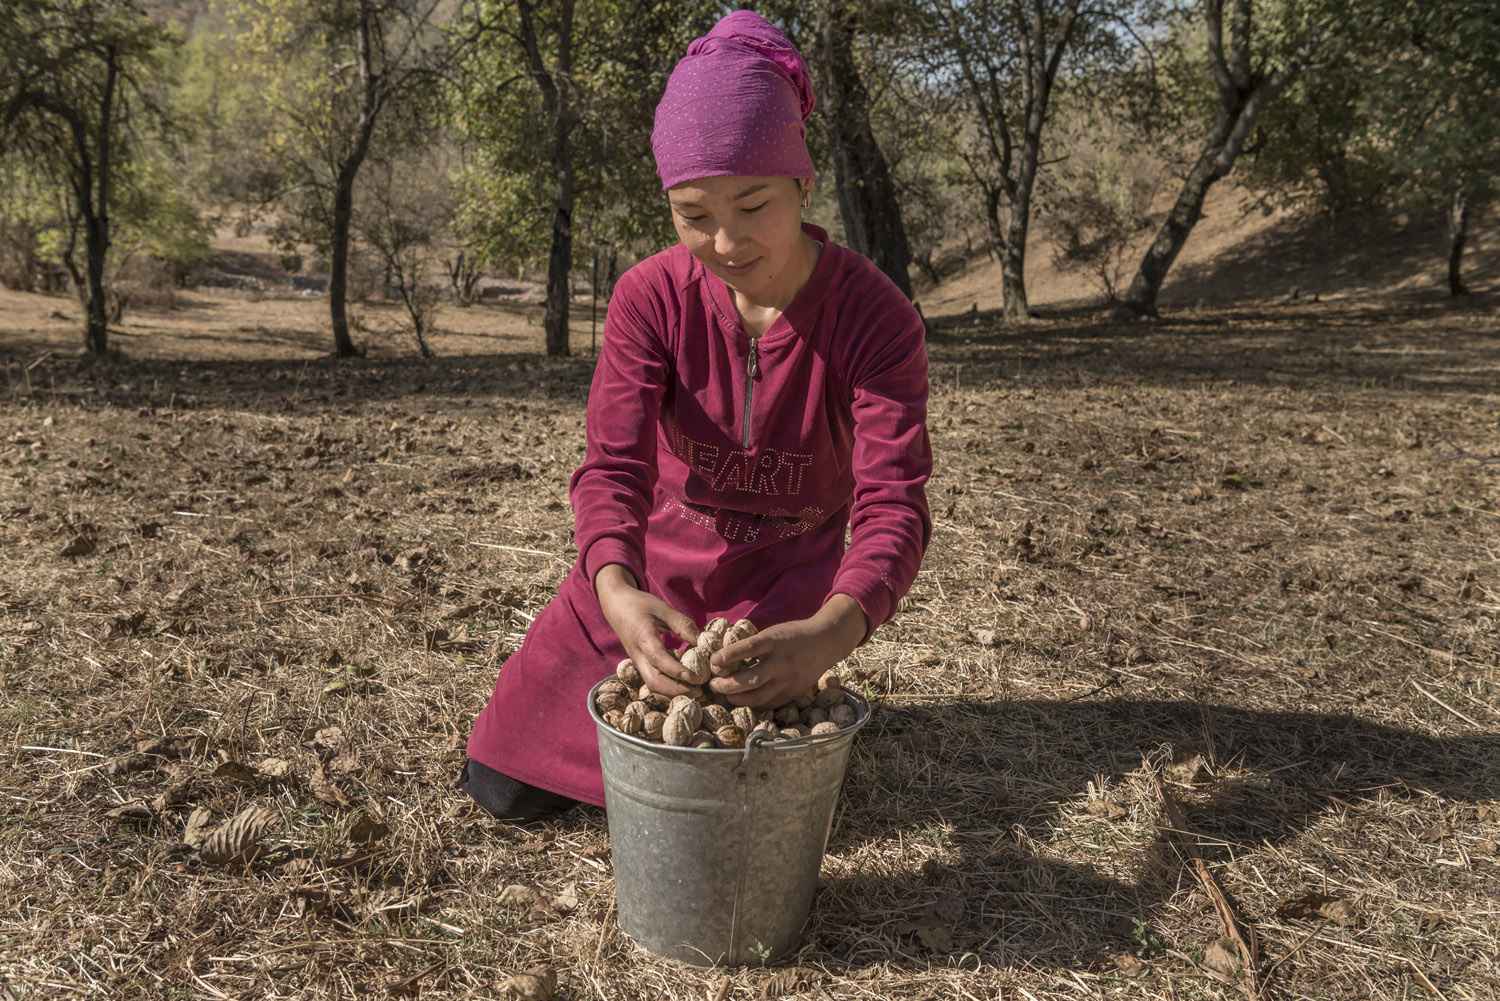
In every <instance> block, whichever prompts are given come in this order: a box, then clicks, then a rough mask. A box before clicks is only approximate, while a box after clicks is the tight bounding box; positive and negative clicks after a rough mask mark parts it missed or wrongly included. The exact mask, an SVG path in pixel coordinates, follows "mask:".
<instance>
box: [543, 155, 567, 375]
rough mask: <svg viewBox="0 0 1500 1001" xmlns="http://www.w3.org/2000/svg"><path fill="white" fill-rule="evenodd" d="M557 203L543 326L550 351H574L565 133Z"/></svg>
mask: <svg viewBox="0 0 1500 1001" xmlns="http://www.w3.org/2000/svg"><path fill="white" fill-rule="evenodd" d="M556 162H557V203H556V206H555V208H554V209H553V213H552V253H551V255H550V256H549V257H548V258H547V314H546V318H545V319H544V320H543V322H542V329H543V330H544V331H545V333H546V338H547V354H549V355H556V356H564V355H568V354H571V353H572V352H571V350H570V349H569V347H568V307H569V306H570V305H571V304H572V299H573V296H572V288H571V282H570V276H571V275H572V271H573V156H572V151H571V150H570V149H569V148H568V141H567V138H566V137H565V136H559V137H558V149H557V158H556Z"/></svg>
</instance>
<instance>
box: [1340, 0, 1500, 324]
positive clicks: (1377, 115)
mask: <svg viewBox="0 0 1500 1001" xmlns="http://www.w3.org/2000/svg"><path fill="white" fill-rule="evenodd" d="M1494 13H1495V12H1494V9H1493V7H1492V6H1491V5H1489V4H1486V3H1480V2H1477V0H1453V2H1450V3H1444V4H1433V5H1430V6H1427V5H1420V4H1412V5H1403V6H1402V8H1401V15H1400V17H1399V18H1397V19H1393V21H1392V26H1393V27H1394V29H1395V30H1394V31H1393V32H1391V34H1394V35H1396V36H1397V37H1395V38H1394V39H1392V40H1391V43H1390V44H1388V45H1379V46H1378V48H1377V52H1378V54H1377V52H1372V53H1371V55H1372V56H1375V57H1376V58H1375V59H1371V60H1370V62H1369V63H1368V65H1369V67H1370V72H1369V74H1368V79H1369V81H1370V86H1369V87H1368V88H1367V98H1366V103H1365V106H1364V108H1363V109H1362V110H1364V112H1365V114H1364V116H1363V120H1364V121H1365V122H1366V123H1367V128H1366V129H1365V130H1364V132H1363V133H1362V135H1360V137H1359V140H1358V141H1357V143H1356V144H1355V146H1356V149H1357V150H1359V151H1360V153H1361V154H1362V155H1364V156H1366V157H1374V156H1377V155H1379V156H1381V157H1382V158H1383V159H1384V160H1385V161H1386V162H1388V163H1389V164H1390V167H1391V171H1390V174H1391V176H1392V177H1394V178H1396V179H1397V183H1396V184H1395V185H1394V190H1393V192H1392V194H1393V195H1394V197H1395V200H1397V201H1398V202H1405V203H1416V204H1427V205H1431V204H1437V205H1442V206H1444V207H1445V208H1446V210H1447V214H1448V247H1447V265H1448V266H1447V279H1448V291H1449V293H1450V294H1451V295H1462V294H1464V293H1465V292H1466V291H1467V289H1466V288H1465V286H1464V281H1463V255H1464V247H1465V244H1466V243H1467V240H1468V227H1469V213H1470V211H1471V209H1472V208H1474V207H1476V206H1480V205H1485V204H1490V203H1492V202H1494V201H1495V199H1496V198H1497V196H1500V129H1497V128H1496V126H1495V114H1494V107H1495V102H1496V100H1497V98H1500V24H1497V22H1496V20H1495V17H1494ZM1377 60H1378V61H1377Z"/></svg>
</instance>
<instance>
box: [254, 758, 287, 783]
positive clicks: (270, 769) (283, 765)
mask: <svg viewBox="0 0 1500 1001" xmlns="http://www.w3.org/2000/svg"><path fill="white" fill-rule="evenodd" d="M255 770H256V771H257V772H260V773H261V774H262V775H264V776H265V777H266V778H268V779H289V778H291V777H292V775H293V772H292V763H291V762H290V761H287V760H286V759H285V758H266V759H264V760H263V761H260V762H258V763H257V764H256V766H255Z"/></svg>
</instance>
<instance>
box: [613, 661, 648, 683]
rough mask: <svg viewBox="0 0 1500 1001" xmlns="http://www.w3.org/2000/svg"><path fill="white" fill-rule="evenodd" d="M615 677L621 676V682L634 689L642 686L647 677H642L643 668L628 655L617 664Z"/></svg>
mask: <svg viewBox="0 0 1500 1001" xmlns="http://www.w3.org/2000/svg"><path fill="white" fill-rule="evenodd" d="M615 677H616V678H619V679H620V683H621V684H623V685H624V686H625V687H626V688H629V689H631V690H632V691H633V690H635V689H637V688H640V687H641V685H642V684H644V682H645V679H643V678H642V677H641V669H640V668H638V667H636V666H635V661H633V660H631V659H630V658H629V657H626V658H625V659H624V660H622V661H620V663H619V664H617V665H616V666H615Z"/></svg>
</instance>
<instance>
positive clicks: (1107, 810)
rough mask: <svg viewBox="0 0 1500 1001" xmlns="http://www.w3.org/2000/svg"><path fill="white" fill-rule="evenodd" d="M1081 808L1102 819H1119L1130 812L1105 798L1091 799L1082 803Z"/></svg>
mask: <svg viewBox="0 0 1500 1001" xmlns="http://www.w3.org/2000/svg"><path fill="white" fill-rule="evenodd" d="M1083 810H1084V812H1085V813H1087V814H1088V815H1089V816H1091V817H1100V818H1103V819H1104V820H1119V819H1121V818H1122V817H1125V816H1128V815H1129V813H1130V811H1129V810H1127V809H1125V808H1124V807H1123V806H1121V805H1120V804H1119V803H1112V802H1110V801H1109V800H1107V799H1091V800H1089V801H1088V802H1087V803H1085V804H1083Z"/></svg>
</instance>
